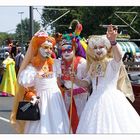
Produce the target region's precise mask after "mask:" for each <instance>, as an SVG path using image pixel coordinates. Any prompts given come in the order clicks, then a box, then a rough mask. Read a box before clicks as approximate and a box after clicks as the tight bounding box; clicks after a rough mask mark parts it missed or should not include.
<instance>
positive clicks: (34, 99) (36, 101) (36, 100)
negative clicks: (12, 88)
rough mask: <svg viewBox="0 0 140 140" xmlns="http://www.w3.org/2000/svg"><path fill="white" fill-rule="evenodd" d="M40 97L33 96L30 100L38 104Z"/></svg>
mask: <svg viewBox="0 0 140 140" xmlns="http://www.w3.org/2000/svg"><path fill="white" fill-rule="evenodd" d="M39 98H40V97H39V96H32V98H31V101H30V102H31V103H32V105H35V104H38V103H39Z"/></svg>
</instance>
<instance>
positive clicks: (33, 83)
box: [11, 32, 69, 134]
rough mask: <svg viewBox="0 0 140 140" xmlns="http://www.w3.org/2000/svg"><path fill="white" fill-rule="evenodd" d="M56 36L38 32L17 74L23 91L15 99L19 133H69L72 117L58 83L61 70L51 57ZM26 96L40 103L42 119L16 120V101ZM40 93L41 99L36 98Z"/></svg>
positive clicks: (12, 117)
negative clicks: (70, 117) (69, 115)
mask: <svg viewBox="0 0 140 140" xmlns="http://www.w3.org/2000/svg"><path fill="white" fill-rule="evenodd" d="M54 42H55V41H54V39H53V38H52V37H50V36H48V35H46V34H45V33H44V32H38V33H36V34H35V35H34V36H33V38H32V40H31V43H30V46H29V48H28V51H27V53H26V56H25V58H24V60H23V63H22V65H21V68H20V70H19V73H18V83H19V87H20V88H19V90H18V91H20V92H19V93H18V95H17V97H16V98H15V103H14V108H13V112H12V114H11V123H12V124H14V125H15V127H16V130H17V131H18V132H19V133H25V134H34V133H38V134H40V133H45V134H60V133H61V134H66V133H69V118H68V114H67V111H66V108H65V104H64V101H63V97H62V94H61V92H60V89H59V87H58V85H57V75H59V69H58V68H57V65H56V63H57V62H56V61H55V60H54V59H52V58H51V57H50V56H51V52H52V47H53V46H54ZM21 87H22V90H23V89H24V90H26V95H25V98H26V99H29V100H31V102H32V103H33V104H35V103H37V102H39V108H40V120H37V121H25V122H24V121H19V120H15V116H16V110H17V103H18V101H20V100H22V98H23V96H24V93H22V92H21V90H20V89H21ZM37 96H39V97H40V99H37Z"/></svg>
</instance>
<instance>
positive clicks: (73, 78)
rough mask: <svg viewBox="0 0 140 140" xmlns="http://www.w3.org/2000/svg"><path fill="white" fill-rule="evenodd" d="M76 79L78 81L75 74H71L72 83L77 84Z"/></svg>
mask: <svg viewBox="0 0 140 140" xmlns="http://www.w3.org/2000/svg"><path fill="white" fill-rule="evenodd" d="M75 79H76V75H75V73H71V75H70V80H71V82H75Z"/></svg>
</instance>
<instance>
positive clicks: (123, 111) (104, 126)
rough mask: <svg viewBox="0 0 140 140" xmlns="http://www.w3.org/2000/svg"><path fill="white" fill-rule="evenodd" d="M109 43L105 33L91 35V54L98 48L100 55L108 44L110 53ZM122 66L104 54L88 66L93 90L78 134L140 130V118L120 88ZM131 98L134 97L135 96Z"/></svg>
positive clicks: (88, 77)
mask: <svg viewBox="0 0 140 140" xmlns="http://www.w3.org/2000/svg"><path fill="white" fill-rule="evenodd" d="M109 44H110V42H109V41H108V39H107V38H106V37H105V36H91V37H90V38H89V41H88V49H90V55H92V56H93V55H94V54H95V51H97V53H98V54H99V55H101V50H103V49H104V48H105V47H106V48H108V49H106V50H108V54H109V51H111V50H110V49H109V48H110V45H109ZM98 47H100V48H99V51H98ZM113 47H117V46H113ZM102 54H103V52H102ZM87 55H88V54H87ZM88 63H89V61H88ZM121 66H122V61H121V60H120V61H118V62H117V61H116V60H115V59H114V57H113V58H110V57H109V56H108V55H103V56H102V59H100V58H98V59H97V58H96V57H95V56H94V58H93V59H92V63H91V64H90V65H89V71H88V75H87V77H86V78H85V79H84V80H85V81H87V82H88V83H92V88H93V91H92V94H91V96H90V97H89V99H88V101H87V104H86V106H85V108H84V111H83V113H82V116H81V118H80V122H79V125H78V128H77V132H76V133H84V134H87V133H92V134H94V133H101V134H102V133H106V134H108V133H112V134H114V133H125V134H126V133H140V117H139V115H138V113H137V112H136V111H135V109H134V108H133V107H132V105H131V104H130V103H129V101H128V100H127V99H126V97H125V95H124V94H123V88H122V91H121V90H120V89H118V87H117V85H119V84H118V79H119V73H120V69H121ZM122 69H123V68H122ZM122 73H123V72H122ZM124 75H125V74H124V73H123V76H124ZM120 79H121V78H120ZM122 83H123V82H122ZM124 85H126V84H124ZM125 88H126V87H125ZM127 90H128V91H130V90H131V89H130V88H129V89H127ZM125 91H126V90H125ZM128 95H130V94H128ZM129 97H130V99H132V101H133V100H134V98H133V96H129Z"/></svg>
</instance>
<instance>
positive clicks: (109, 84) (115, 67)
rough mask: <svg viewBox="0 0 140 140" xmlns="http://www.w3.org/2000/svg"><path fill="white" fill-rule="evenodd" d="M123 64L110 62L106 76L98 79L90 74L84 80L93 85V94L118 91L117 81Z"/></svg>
mask: <svg viewBox="0 0 140 140" xmlns="http://www.w3.org/2000/svg"><path fill="white" fill-rule="evenodd" d="M120 65H121V62H116V61H115V60H114V59H112V60H110V61H108V63H107V68H106V71H105V75H104V76H101V77H98V79H97V78H96V77H93V78H92V77H91V76H90V74H88V76H87V77H86V78H85V79H84V80H86V81H88V82H89V83H92V87H93V93H94V94H95V93H96V92H97V93H103V92H104V91H107V90H108V91H112V90H113V89H117V80H118V76H119V69H120Z"/></svg>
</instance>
